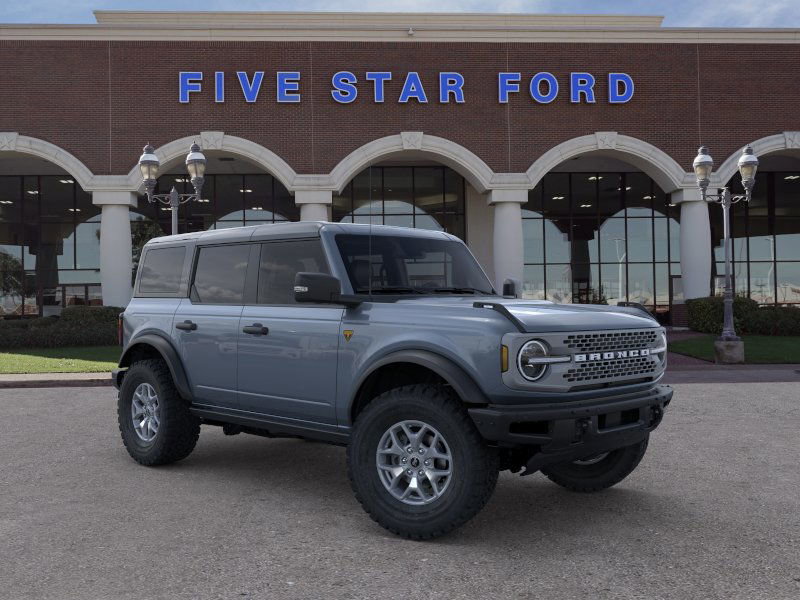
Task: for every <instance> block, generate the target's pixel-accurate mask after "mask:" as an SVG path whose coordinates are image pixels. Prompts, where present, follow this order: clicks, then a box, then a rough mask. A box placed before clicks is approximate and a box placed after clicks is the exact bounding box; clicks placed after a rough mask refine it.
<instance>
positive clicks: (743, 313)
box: [686, 296, 800, 335]
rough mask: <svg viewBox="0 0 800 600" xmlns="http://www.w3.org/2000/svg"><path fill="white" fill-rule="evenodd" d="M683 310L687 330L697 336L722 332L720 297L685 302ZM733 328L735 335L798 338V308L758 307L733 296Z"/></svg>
mask: <svg viewBox="0 0 800 600" xmlns="http://www.w3.org/2000/svg"><path fill="white" fill-rule="evenodd" d="M686 308H687V310H688V313H689V328H690V329H692V330H694V331H699V332H701V333H715V334H720V333H722V320H723V316H724V304H723V300H722V298H720V297H713V298H695V299H693V300H687V301H686ZM733 325H734V327H735V328H736V332H737V333H739V334H749V335H800V309H798V308H793V307H774V306H770V307H759V306H758V303H757V302H756V301H755V300H751V299H749V298H744V297H741V296H736V297H734V299H733Z"/></svg>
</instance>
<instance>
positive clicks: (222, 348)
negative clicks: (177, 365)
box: [173, 244, 252, 408]
mask: <svg viewBox="0 0 800 600" xmlns="http://www.w3.org/2000/svg"><path fill="white" fill-rule="evenodd" d="M251 247H252V245H251V244H226V245H216V246H201V247H199V248H198V249H197V253H196V256H195V266H194V272H193V277H192V279H191V281H190V288H189V298H184V299H183V300H182V301H181V304H180V306H179V307H178V310H177V312H176V313H175V318H174V321H173V326H174V327H175V329H176V331H175V334H176V336H177V338H178V340H179V349H180V353H181V358H182V359H183V364H184V367H185V368H186V371H187V375H188V377H189V383H190V385H191V387H192V393H193V396H194V400H195V402H196V403H198V404H208V405H214V406H224V407H229V408H234V407H236V400H237V395H236V355H237V347H236V346H237V343H238V339H239V318H240V317H241V314H242V306H243V303H244V293H245V290H244V287H245V281H246V275H247V266H248V261H249V258H250V249H251Z"/></svg>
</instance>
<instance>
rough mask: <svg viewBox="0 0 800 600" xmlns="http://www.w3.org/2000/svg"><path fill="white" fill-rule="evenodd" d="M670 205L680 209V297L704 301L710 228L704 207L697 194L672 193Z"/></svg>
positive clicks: (708, 282)
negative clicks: (678, 205)
mask: <svg viewBox="0 0 800 600" xmlns="http://www.w3.org/2000/svg"><path fill="white" fill-rule="evenodd" d="M671 201H672V203H673V204H680V207H681V282H682V284H683V296H684V298H686V299H690V298H705V297H707V296H708V295H709V294H710V293H711V225H710V223H709V220H708V204H707V203H706V202H703V200H702V199H701V197H700V190H699V189H697V188H687V189H681V190H677V191H674V192H672V195H671Z"/></svg>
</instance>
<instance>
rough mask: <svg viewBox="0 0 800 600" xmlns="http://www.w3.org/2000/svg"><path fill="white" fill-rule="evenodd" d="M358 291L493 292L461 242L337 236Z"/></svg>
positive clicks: (405, 292)
mask: <svg viewBox="0 0 800 600" xmlns="http://www.w3.org/2000/svg"><path fill="white" fill-rule="evenodd" d="M336 244H337V246H338V247H339V252H340V253H341V255H342V259H343V260H344V264H345V267H346V268H347V275H348V277H349V278H350V283H351V284H352V285H353V291H354V292H355V293H356V294H368V293H370V292H371V293H373V294H493V293H494V291H493V290H492V284H491V283H489V280H488V279H487V278H486V275H484V273H483V271H482V270H481V268H480V266H478V263H477V262H476V261H475V259H474V258H473V256H472V255H471V254H470V253H469V250H467V247H466V246H464V244H462V243H461V242H456V241H453V240H448V239H431V238H423V237H411V236H401V235H397V236H394V235H374V236H368V235H337V236H336Z"/></svg>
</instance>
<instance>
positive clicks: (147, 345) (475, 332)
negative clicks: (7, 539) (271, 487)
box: [113, 222, 672, 539]
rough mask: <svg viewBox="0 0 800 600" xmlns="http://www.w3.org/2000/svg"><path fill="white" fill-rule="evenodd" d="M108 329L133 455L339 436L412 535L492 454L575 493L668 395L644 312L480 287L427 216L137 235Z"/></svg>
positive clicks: (615, 474)
mask: <svg viewBox="0 0 800 600" xmlns="http://www.w3.org/2000/svg"><path fill="white" fill-rule="evenodd" d="M507 291H508V290H507ZM121 326H122V339H123V346H124V349H123V354H122V358H121V360H120V363H119V368H118V369H116V370H115V371H114V373H113V378H114V383H115V384H116V386H117V387H118V389H119V403H118V418H119V428H120V431H121V433H122V440H123V442H124V444H125V447H126V448H127V450H128V452H129V453H130V455H131V456H132V457H133V458H134V460H136V461H138V462H139V463H141V464H143V465H162V464H166V463H171V462H174V461H178V460H181V459H183V458H186V457H187V456H188V455H189V454H190V453H191V451H192V449H193V448H194V446H195V444H196V443H197V439H198V436H199V434H200V426H201V425H213V426H219V427H222V429H223V431H224V432H225V433H226V434H230V435H233V434H238V433H250V434H256V435H261V436H266V437H300V438H308V439H315V440H322V441H327V442H331V443H334V444H341V445H346V446H347V463H348V473H349V478H350V482H351V484H352V487H353V490H354V492H355V495H356V497H357V498H358V500H359V501H360V502H361V504H362V506H363V507H364V509H365V510H366V511H367V513H369V515H370V516H371V517H372V518H373V519H374V520H375V521H376V522H378V523H379V524H380V525H382V526H383V527H385V528H386V529H388V530H390V531H392V532H394V533H396V534H398V535H402V536H405V537H409V538H413V539H427V538H433V537H436V536H439V535H442V534H444V533H446V532H448V531H450V530H452V529H454V528H455V527H458V526H460V525H461V524H463V523H465V522H466V521H467V520H468V519H470V518H471V517H473V516H474V515H475V514H476V513H477V512H478V511H480V510H481V508H483V506H484V505H485V504H486V502H487V501H488V500H489V497H490V496H491V494H492V491H493V490H494V487H495V484H496V482H497V476H498V472H499V471H502V470H506V469H508V470H510V471H512V472H519V471H522V474H523V475H527V474H530V473H534V472H536V471H541V472H542V473H543V474H544V475H545V476H547V477H548V478H549V479H551V480H552V481H553V482H555V483H557V484H559V485H561V486H563V487H565V488H567V489H569V490H572V491H576V492H595V491H598V490H602V489H604V488H608V487H610V486H612V485H615V484H616V483H619V482H620V481H621V480H622V479H624V478H625V477H626V476H627V475H628V474H630V473H631V472H632V471H633V470H634V469H635V468H636V466H637V465H638V464H639V461H641V459H642V456H643V455H644V453H645V450H646V448H647V442H648V437H649V435H650V432H651V431H653V429H655V428H656V427H657V426H658V424H659V423H660V421H661V418H662V416H663V414H664V409H665V407H666V406H667V405H668V404H669V402H670V400H671V398H672V390H671V389H670V388H669V387H667V386H664V385H659V384H658V381H659V379H660V378H661V377H662V375H663V373H664V369H665V366H666V352H667V347H666V338H665V333H664V330H663V328H661V327H660V326H659V324H658V323H657V322H656V321H655V320H654V319H653V318H652V317H650V316H649V315H648V314H647V313H646V311H643V310H640V309H637V308H635V307H618V306H615V307H610V306H590V305H559V304H553V303H549V302H543V301H527V300H520V299H515V298H513V297H505V296H501V295H498V294H497V293H496V292H495V291H494V289H493V288H492V284H491V283H490V282H489V279H488V278H487V276H486V275H485V273H484V272H483V270H482V269H481V267H480V265H479V264H478V262H477V261H476V260H475V258H474V257H473V256H472V254H471V253H470V251H469V250H468V249H467V247H466V245H464V243H463V242H461V241H460V240H459V239H458V238H456V237H454V236H452V235H448V234H446V233H442V232H435V231H423V230H414V229H403V228H396V227H383V226H369V225H357V224H341V223H316V222H300V223H278V224H274V225H257V226H252V227H240V228H234V229H224V230H216V231H206V232H202V233H192V234H185V235H176V236H166V237H160V238H156V239H153V240H151V241H150V242H148V243H147V244H146V245H145V247H144V249H143V253H142V257H141V260H140V263H139V268H138V273H137V277H136V283H135V288H134V298H133V300H132V301H131V302H130V304H129V305H128V306H127V308H126V310H125V312H124V313H123V314H122V315H121Z"/></svg>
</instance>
